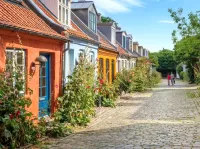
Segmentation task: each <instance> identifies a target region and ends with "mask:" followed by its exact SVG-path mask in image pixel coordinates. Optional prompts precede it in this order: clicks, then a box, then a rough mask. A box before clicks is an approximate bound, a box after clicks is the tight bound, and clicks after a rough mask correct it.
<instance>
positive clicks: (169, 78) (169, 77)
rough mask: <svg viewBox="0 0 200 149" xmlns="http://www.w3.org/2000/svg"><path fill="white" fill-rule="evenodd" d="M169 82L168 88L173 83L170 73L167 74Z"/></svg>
mask: <svg viewBox="0 0 200 149" xmlns="http://www.w3.org/2000/svg"><path fill="white" fill-rule="evenodd" d="M167 80H168V86H170V82H171V75H170V74H169V73H168V74H167Z"/></svg>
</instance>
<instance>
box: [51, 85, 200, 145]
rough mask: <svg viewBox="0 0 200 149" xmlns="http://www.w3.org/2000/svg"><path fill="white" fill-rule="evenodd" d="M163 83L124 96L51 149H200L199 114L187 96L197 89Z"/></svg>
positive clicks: (192, 100) (57, 142)
mask: <svg viewBox="0 0 200 149" xmlns="http://www.w3.org/2000/svg"><path fill="white" fill-rule="evenodd" d="M166 84H167V82H162V83H161V85H160V86H159V87H158V88H154V89H153V91H150V92H148V93H143V94H133V95H126V96H124V97H122V98H121V99H120V100H119V101H118V104H117V107H116V108H114V109H107V110H106V111H104V112H100V113H99V114H97V117H96V118H94V119H93V120H92V122H91V124H90V125H89V126H88V127H87V128H86V129H84V130H82V131H81V132H77V133H74V134H72V135H70V136H68V137H66V138H62V139H59V140H57V141H56V142H55V143H54V144H52V145H51V146H50V148H52V149H58V148H63V149H133V148H134V149H154V148H155V149H159V148H166V149H168V148H173V149H174V148H177V149H182V148H183V149H193V148H194V149H200V121H199V112H198V109H197V106H196V104H195V102H194V99H189V98H188V97H187V93H188V92H189V91H191V90H192V89H193V88H194V87H193V86H190V85H186V84H184V83H182V82H177V83H176V85H175V86H174V87H168V86H166Z"/></svg>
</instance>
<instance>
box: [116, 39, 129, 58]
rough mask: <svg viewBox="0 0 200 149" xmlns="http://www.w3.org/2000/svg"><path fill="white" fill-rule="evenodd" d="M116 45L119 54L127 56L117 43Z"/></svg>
mask: <svg viewBox="0 0 200 149" xmlns="http://www.w3.org/2000/svg"><path fill="white" fill-rule="evenodd" d="M116 44H117V50H118V51H119V54H122V55H126V56H129V54H128V52H127V51H125V49H124V48H123V47H122V46H121V45H120V44H119V43H118V42H117V43H116Z"/></svg>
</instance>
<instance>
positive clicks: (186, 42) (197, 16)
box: [168, 9, 200, 82]
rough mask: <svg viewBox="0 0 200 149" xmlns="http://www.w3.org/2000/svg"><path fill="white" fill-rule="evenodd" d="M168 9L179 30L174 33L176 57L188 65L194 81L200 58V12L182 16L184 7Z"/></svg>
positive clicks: (191, 79)
mask: <svg viewBox="0 0 200 149" xmlns="http://www.w3.org/2000/svg"><path fill="white" fill-rule="evenodd" d="M168 11H169V13H170V15H171V17H172V19H173V20H174V22H175V23H176V24H177V30H174V31H173V33H172V39H173V42H174V44H175V46H174V50H175V58H176V60H177V61H178V62H184V63H185V64H186V65H187V68H188V73H189V77H190V81H192V82H194V67H195V65H196V64H197V62H198V61H199V58H200V13H199V12H196V13H189V14H188V16H187V18H186V17H184V16H182V13H183V9H178V10H177V11H174V10H172V9H169V10H168ZM177 34H178V36H179V37H180V40H179V39H178V38H177Z"/></svg>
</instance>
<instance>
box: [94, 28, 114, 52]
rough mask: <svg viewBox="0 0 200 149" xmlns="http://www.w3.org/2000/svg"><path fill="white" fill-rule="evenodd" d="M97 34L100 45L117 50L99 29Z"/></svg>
mask: <svg viewBox="0 0 200 149" xmlns="http://www.w3.org/2000/svg"><path fill="white" fill-rule="evenodd" d="M97 34H98V36H99V39H100V47H102V48H105V49H108V50H112V51H115V52H117V48H116V47H115V46H114V45H112V44H111V43H110V42H109V41H108V39H107V38H106V37H105V36H104V35H103V34H102V33H101V32H100V31H99V30H98V32H97Z"/></svg>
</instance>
